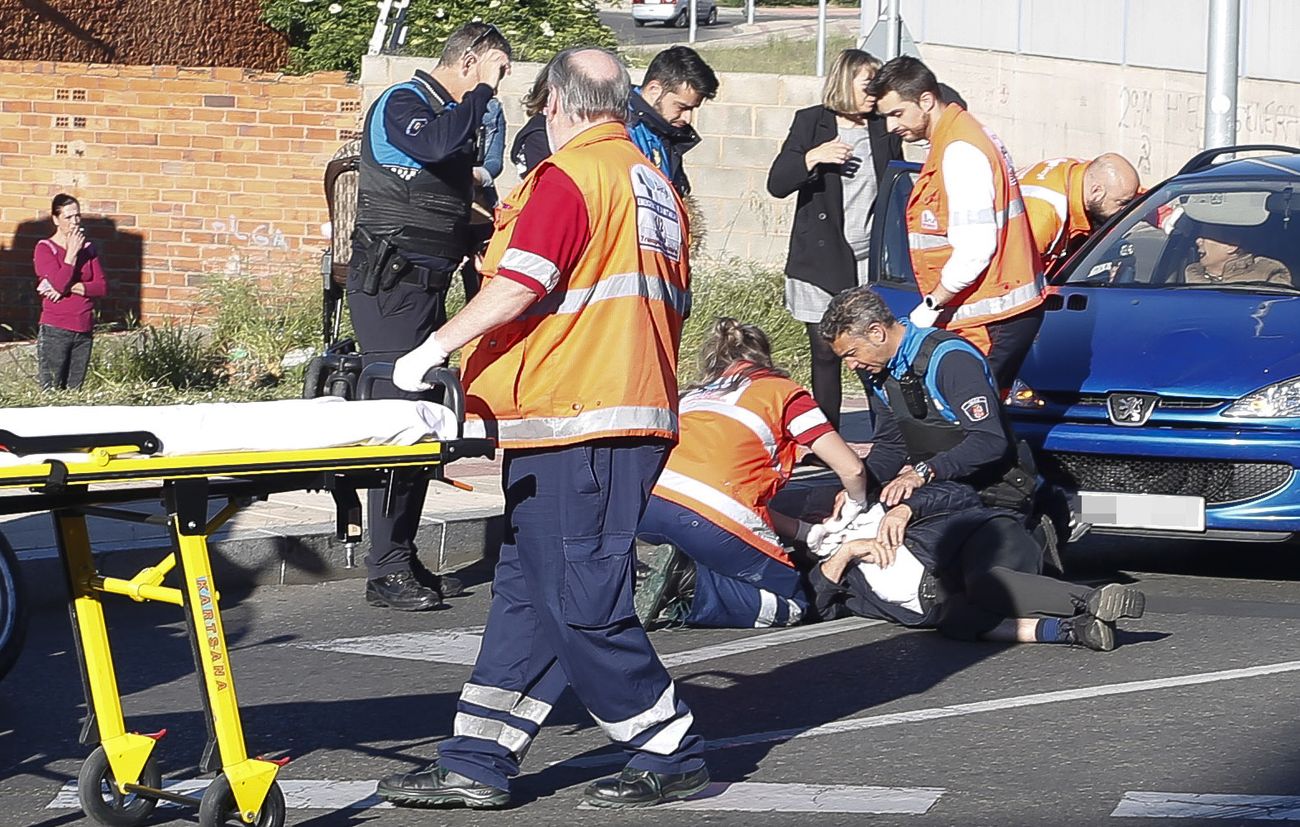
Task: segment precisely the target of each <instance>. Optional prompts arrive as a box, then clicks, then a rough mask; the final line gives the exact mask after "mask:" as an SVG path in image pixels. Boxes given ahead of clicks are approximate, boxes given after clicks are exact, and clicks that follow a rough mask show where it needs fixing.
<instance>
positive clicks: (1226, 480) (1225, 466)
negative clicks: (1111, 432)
mask: <svg viewBox="0 0 1300 827" xmlns="http://www.w3.org/2000/svg"><path fill="white" fill-rule="evenodd" d="M1041 466H1042V470H1043V474H1044V475H1045V476H1046V477H1048V478H1049V479H1051V480H1052V481H1053V482H1058V483H1060V484H1062V485H1064V486H1066V487H1067V488H1072V489H1074V490H1076V491H1113V492H1119V493H1127V494H1181V495H1186V496H1193V497H1204V498H1205V502H1206V504H1207V505H1225V504H1227V503H1235V502H1241V501H1242V500H1250V499H1254V498H1256V497H1262V496H1263V495H1265V494H1269V493H1272V492H1274V491H1276V490H1278V489H1279V488H1281V487H1282V486H1284V485H1286V484H1287V481H1288V480H1290V479H1291V473H1292V471H1291V466H1290V465H1288V464H1286V463H1284V462H1231V461H1227V460H1190V459H1144V458H1135V457H1124V456H1114V455H1109V454H1074V453H1066V452H1053V453H1050V454H1045V455H1044V456H1043V457H1042V461H1041Z"/></svg>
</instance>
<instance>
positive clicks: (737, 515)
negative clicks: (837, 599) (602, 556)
mask: <svg viewBox="0 0 1300 827" xmlns="http://www.w3.org/2000/svg"><path fill="white" fill-rule="evenodd" d="M700 368H701V372H702V374H703V377H702V379H701V382H700V384H698V385H696V386H695V387H693V388H692V389H691V390H690V391H689V392H688V393H686V394H685V395H684V396H683V397H682V401H681V409H680V410H681V424H682V434H681V441H680V442H678V443H677V447H675V448H673V451H672V453H671V454H670V455H669V457H668V466H667V467H666V468H665V469H664V472H663V473H662V474H661V475H660V476H659V482H658V483H657V484H656V485H655V489H654V494H653V496H651V498H650V505H649V506H647V508H646V512H645V516H644V517H642V518H641V528H640V530H639V531H638V535H639V537H640V539H641V540H642V541H644V542H648V543H656V544H660V547H659V548H658V549H656V555H655V557H656V559H655V560H654V563H652V565H651V570H650V572H649V573H648V574H646V575H645V576H644V577H643V578H642V580H641V582H640V583H639V584H638V585H637V595H636V597H637V600H636V602H637V614H638V616H640V617H641V621H642V622H643V623H647V624H649V623H654V622H656V621H659V622H666V623H668V624H669V625H689V626H712V627H723V628H726V627H735V628H743V629H755V628H763V627H767V626H791V625H794V624H796V623H798V622H799V621H800V620H801V619H802V618H803V616H804V614H805V612H807V611H808V608H809V605H810V604H811V600H810V593H809V591H808V588H807V581H806V580H805V578H804V576H803V575H802V574H801V573H800V572H799V571H798V570H797V569H796V568H795V565H794V562H793V561H792V560H791V559H790V554H789V552H788V551H786V548H785V546H783V545H782V544H781V539H780V538H786V539H797V540H801V541H803V542H804V543H806V544H808V545H809V546H812V547H816V546H817V545H818V543H819V542H820V538H821V534H822V533H823V532H824V531H825V529H824V526H821V525H810V524H809V523H805V522H802V521H800V520H798V519H795V518H794V517H790V516H787V515H785V514H781V513H780V512H777V511H774V510H772V509H771V508H769V507H768V502H769V501H770V500H771V499H772V497H773V496H775V495H776V493H777V492H778V491H780V490H781V488H782V487H784V486H785V484H786V483H787V482H789V481H790V472H791V470H792V469H793V467H794V461H795V456H796V454H797V452H798V449H799V446H803V447H805V448H808V449H810V450H811V451H812V452H813V453H814V454H816V455H817V456H818V457H820V458H821V459H822V460H824V461H825V462H826V464H827V465H828V466H829V467H830V468H831V470H833V471H834V472H835V473H836V474H837V475H838V476H839V478H840V481H841V482H842V483H843V485H844V490H845V491H846V492H847V498H848V500H846V501H845V504H844V505H842V506H841V512H842V513H841V517H842V518H847V519H852V518H853V517H855V516H857V514H858V513H861V512H862V511H863V510H865V508H866V504H867V474H866V470H865V469H864V468H863V465H862V460H861V459H860V458H859V457H858V455H857V454H856V453H854V452H853V449H852V448H850V447H849V446H848V445H847V444H845V442H844V440H843V439H841V438H840V435H839V434H837V433H836V432H835V429H834V428H832V427H831V424H830V422H829V421H828V420H827V419H826V415H825V414H824V413H822V410H821V408H819V407H818V406H817V403H816V402H815V401H814V400H813V398H812V395H811V394H810V393H808V391H807V390H806V389H804V388H803V387H801V386H800V385H799V383H797V382H795V381H794V380H792V379H790V378H789V377H788V376H787V375H786V374H785V372H784V371H782V370H779V369H778V368H776V367H774V366H773V364H772V349H771V346H770V345H769V343H768V339H767V334H765V333H764V332H763V331H762V329H761V328H759V327H756V326H754V325H752V324H742V323H741V322H738V321H736V320H735V319H731V318H721V319H718V320H717V322H715V323H714V326H713V332H712V334H711V335H710V336H709V338H708V339H707V340H706V341H705V343H704V346H703V348H702V349H701V353H700ZM849 501H852V504H850V502H849Z"/></svg>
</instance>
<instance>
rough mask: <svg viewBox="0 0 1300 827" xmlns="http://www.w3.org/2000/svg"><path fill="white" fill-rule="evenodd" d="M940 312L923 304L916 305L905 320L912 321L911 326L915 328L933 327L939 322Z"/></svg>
mask: <svg viewBox="0 0 1300 827" xmlns="http://www.w3.org/2000/svg"><path fill="white" fill-rule="evenodd" d="M940 312H941V311H939V310H936V309H933V308H929V307H926V306H925V302H921V303H920V304H918V305H917V306H916V307H915V308H914V309H913V310H912V312H911V313H909V314H908V316H907V318H909V319H911V320H912V324H914V325H916V326H917V327H934V323H935V322H937V321H939V313H940Z"/></svg>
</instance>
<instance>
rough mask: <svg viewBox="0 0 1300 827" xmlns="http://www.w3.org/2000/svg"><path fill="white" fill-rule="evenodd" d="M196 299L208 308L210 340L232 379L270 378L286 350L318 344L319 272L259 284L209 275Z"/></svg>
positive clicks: (278, 371)
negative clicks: (313, 275) (313, 274)
mask: <svg viewBox="0 0 1300 827" xmlns="http://www.w3.org/2000/svg"><path fill="white" fill-rule="evenodd" d="M202 300H203V302H204V304H205V305H206V306H207V307H208V308H210V309H211V314H210V316H209V318H210V320H211V325H212V342H213V346H214V347H215V348H216V349H218V350H219V351H220V352H221V353H222V354H223V356H224V360H225V362H226V370H227V373H228V374H229V376H230V379H231V381H232V382H234V383H235V384H244V385H267V384H274V383H275V382H277V381H279V380H280V379H281V378H282V377H283V375H284V374H285V369H284V368H283V367H282V362H283V361H284V357H285V355H286V354H288V353H289V352H290V351H293V350H300V349H305V348H314V349H315V350H316V351H320V349H321V346H322V342H321V310H322V307H323V299H322V295H321V287H320V279H319V277H311V278H307V277H301V278H294V277H285V278H280V279H277V280H274V281H272V282H270V283H269V284H266V285H262V284H258V283H257V282H255V281H251V280H249V279H246V278H230V277H223V276H213V277H211V278H210V279H209V280H208V281H207V283H206V284H205V285H204V289H203V294H202ZM345 335H346V334H345Z"/></svg>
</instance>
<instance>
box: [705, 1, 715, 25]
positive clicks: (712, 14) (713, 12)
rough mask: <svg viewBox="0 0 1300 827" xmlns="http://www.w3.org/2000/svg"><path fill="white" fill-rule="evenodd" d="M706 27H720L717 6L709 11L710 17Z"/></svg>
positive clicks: (706, 21)
mask: <svg viewBox="0 0 1300 827" xmlns="http://www.w3.org/2000/svg"><path fill="white" fill-rule="evenodd" d="M704 25H706V26H716V25H718V7H717V6H714V7H713V8H711V9H709V17H708V19H707V20H705V21H704Z"/></svg>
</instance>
